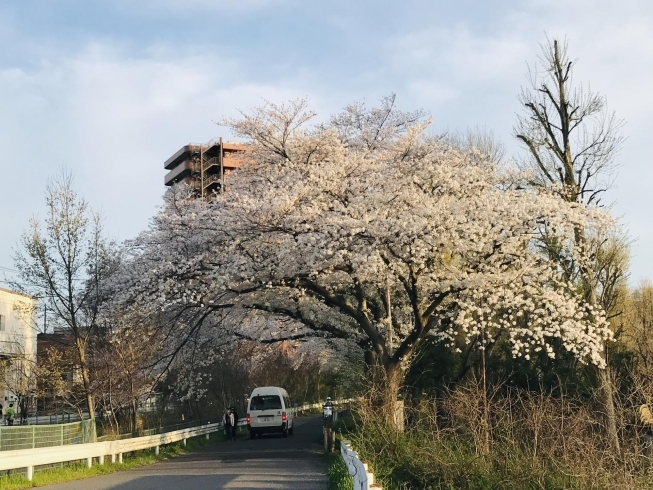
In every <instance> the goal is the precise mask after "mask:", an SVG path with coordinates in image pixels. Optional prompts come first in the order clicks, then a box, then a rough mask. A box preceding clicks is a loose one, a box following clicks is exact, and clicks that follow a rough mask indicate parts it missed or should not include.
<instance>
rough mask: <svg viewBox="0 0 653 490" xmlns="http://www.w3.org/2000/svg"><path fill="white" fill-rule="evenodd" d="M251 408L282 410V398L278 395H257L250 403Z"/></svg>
mask: <svg viewBox="0 0 653 490" xmlns="http://www.w3.org/2000/svg"><path fill="white" fill-rule="evenodd" d="M249 409H250V410H281V398H279V396H278V395H262V396H255V397H254V398H252V401H251V402H250V403H249Z"/></svg>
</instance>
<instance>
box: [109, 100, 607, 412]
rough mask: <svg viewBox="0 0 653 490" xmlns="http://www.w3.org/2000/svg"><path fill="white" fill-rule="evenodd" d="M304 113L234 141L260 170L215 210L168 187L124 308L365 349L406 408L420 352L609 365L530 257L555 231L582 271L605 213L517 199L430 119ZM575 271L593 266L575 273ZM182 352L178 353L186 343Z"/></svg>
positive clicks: (552, 200) (140, 244)
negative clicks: (436, 349) (584, 234)
mask: <svg viewBox="0 0 653 490" xmlns="http://www.w3.org/2000/svg"><path fill="white" fill-rule="evenodd" d="M314 115H315V114H314V113H313V112H311V111H309V110H308V105H307V102H306V101H305V100H298V101H294V102H290V103H287V104H283V105H275V104H272V103H267V104H265V105H264V106H263V107H259V108H256V109H254V110H253V111H252V112H251V113H247V114H243V116H242V117H241V118H239V119H233V120H227V121H225V124H227V125H228V126H229V127H230V128H231V129H232V131H233V132H234V133H235V134H236V135H237V136H239V137H241V138H243V139H245V140H247V143H248V144H249V147H250V150H249V157H250V162H249V163H248V164H247V165H245V166H244V167H243V168H241V169H239V170H237V171H235V172H233V174H232V176H231V179H230V182H229V185H228V186H227V189H226V192H225V193H224V194H220V195H215V196H214V197H213V198H212V199H211V201H210V202H209V203H206V202H204V201H200V200H194V199H189V196H190V194H191V193H190V190H189V189H188V188H186V187H183V186H178V187H175V188H173V189H172V190H171V191H170V192H169V193H168V194H167V195H166V197H165V204H164V207H163V209H162V211H161V212H160V213H159V214H158V215H157V216H156V217H155V218H154V219H153V221H152V225H151V227H150V229H149V230H148V231H147V232H145V233H143V234H142V235H141V236H140V237H139V238H138V239H137V240H136V241H135V242H134V243H133V244H132V247H133V250H134V258H133V260H132V261H131V262H130V263H129V264H128V267H127V268H126V270H125V271H124V272H123V274H122V276H120V282H121V284H123V285H127V287H123V288H122V293H121V294H119V295H117V301H122V302H127V303H129V302H132V303H134V304H140V305H147V306H148V307H149V308H152V309H157V310H164V311H166V312H168V314H169V315H171V317H172V316H175V318H178V319H180V320H181V321H182V324H183V326H182V327H181V328H180V330H181V331H183V332H184V336H187V335H189V334H190V333H191V332H195V331H197V329H198V328H200V327H201V325H205V326H206V325H214V326H218V327H219V328H221V329H224V330H223V331H225V332H230V335H236V336H238V337H240V338H243V337H244V338H250V339H255V340H259V341H262V342H272V341H277V340H289V339H303V338H310V337H315V336H319V337H325V338H330V339H335V340H336V341H340V342H346V343H352V342H353V343H356V344H357V345H358V346H360V347H361V348H362V349H363V350H364V351H365V358H366V360H367V362H368V364H369V365H370V366H373V367H376V368H378V370H380V371H381V372H382V373H383V375H384V378H385V382H386V384H385V393H386V400H387V401H390V402H391V401H394V400H395V399H396V397H397V394H398V392H399V390H400V387H401V383H402V380H403V376H404V372H405V369H406V367H407V366H408V363H409V362H410V359H411V356H412V354H413V353H414V352H415V349H416V348H417V347H418V346H419V345H420V343H422V342H423V341H424V340H425V339H426V338H427V337H428V336H431V335H437V336H440V337H441V338H442V339H443V341H447V340H451V339H454V338H459V337H462V338H468V339H469V340H470V341H472V340H474V341H475V340H476V339H478V336H479V335H481V336H482V340H481V344H482V345H485V344H486V343H487V342H492V341H494V340H496V337H497V335H499V333H500V332H505V333H506V335H507V337H508V338H509V340H510V341H511V342H512V345H513V347H514V354H515V355H523V356H528V355H529V353H530V352H533V351H535V350H540V349H544V350H546V351H547V352H550V355H552V356H553V355H555V352H554V349H553V348H552V345H553V344H554V343H555V342H561V343H562V345H563V347H564V348H565V349H567V350H568V351H570V352H573V353H574V354H576V355H577V356H578V357H579V359H581V360H582V361H584V362H591V363H594V364H596V365H599V366H602V365H603V363H604V361H603V358H602V357H601V352H602V343H603V341H604V340H605V339H606V338H607V337H608V336H609V335H610V334H609V330H608V329H607V328H606V322H605V319H604V315H603V313H602V311H601V310H600V309H597V308H595V307H593V306H591V305H589V304H587V303H585V302H584V301H583V299H582V298H578V296H577V295H576V294H575V293H574V291H573V285H571V284H570V283H568V282H566V281H564V279H563V278H561V277H560V271H559V268H558V267H557V265H556V263H554V262H552V261H549V260H548V258H547V256H546V255H545V254H542V253H541V251H540V250H539V249H538V248H537V246H536V240H535V238H536V237H537V236H538V235H539V233H540V228H541V227H542V226H544V225H546V226H547V229H548V230H549V232H550V233H555V235H556V236H557V237H558V241H559V243H560V244H561V246H562V247H566V249H567V250H568V253H569V254H570V255H573V256H579V254H582V250H581V249H579V248H578V247H575V246H574V245H575V242H574V240H573V234H574V229H575V228H577V227H579V226H581V227H583V228H592V227H596V228H601V227H605V226H609V219H608V218H606V217H605V216H604V215H603V214H602V213H601V212H599V211H598V210H596V209H592V208H590V207H588V206H584V205H580V204H578V203H569V202H566V201H565V200H563V199H561V198H560V197H559V196H558V195H556V194H555V193H551V192H547V191H545V190H524V189H519V188H516V187H514V186H513V185H512V184H511V182H515V181H518V180H519V179H517V178H516V177H515V175H513V174H511V172H510V171H508V170H507V169H503V168H501V167H499V166H497V164H495V163H493V162H491V161H489V160H488V159H487V157H486V156H485V154H484V153H482V152H479V151H477V150H475V149H473V148H470V149H466V150H462V149H460V145H456V147H454V146H452V145H451V144H449V143H447V141H446V139H445V138H438V137H430V136H427V135H426V132H425V130H426V128H427V127H428V125H429V123H430V121H429V120H428V119H426V118H425V116H424V114H423V113H421V112H414V113H406V112H402V111H400V110H398V109H397V108H396V107H395V100H394V96H391V97H388V98H386V99H384V100H383V101H382V104H381V107H379V108H373V109H368V108H366V107H365V106H364V105H361V104H354V105H351V106H348V107H347V108H345V110H344V111H343V112H342V113H341V114H339V115H337V116H334V117H333V118H332V119H331V120H330V121H328V122H326V123H322V124H311V121H312V119H313V117H314ZM578 258H579V260H580V259H581V257H578ZM179 342H180V343H181V342H183V340H182V339H181V338H180V339H179Z"/></svg>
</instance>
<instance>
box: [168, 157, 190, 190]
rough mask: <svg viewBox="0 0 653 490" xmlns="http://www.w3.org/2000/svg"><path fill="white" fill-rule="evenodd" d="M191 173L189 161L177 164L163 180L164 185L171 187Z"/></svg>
mask: <svg viewBox="0 0 653 490" xmlns="http://www.w3.org/2000/svg"><path fill="white" fill-rule="evenodd" d="M192 171H193V162H192V161H190V160H184V161H182V162H181V163H178V164H177V166H176V167H175V168H173V169H172V170H171V171H170V172H168V173H167V174H166V176H165V177H164V178H163V182H164V183H165V185H172V184H175V183H176V182H179V181H180V180H182V179H183V178H184V177H187V176H189V175H190V174H191V172H192Z"/></svg>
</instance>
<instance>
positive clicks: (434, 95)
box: [0, 0, 653, 284]
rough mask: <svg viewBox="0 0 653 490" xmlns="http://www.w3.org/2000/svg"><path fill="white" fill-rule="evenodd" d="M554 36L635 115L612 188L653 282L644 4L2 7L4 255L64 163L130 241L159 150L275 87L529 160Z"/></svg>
mask: <svg viewBox="0 0 653 490" xmlns="http://www.w3.org/2000/svg"><path fill="white" fill-rule="evenodd" d="M545 32H546V33H547V34H548V35H549V36H567V38H568V41H569V45H570V51H571V55H572V57H573V58H579V64H578V67H577V71H576V79H577V80H578V81H590V82H591V86H592V88H593V89H594V90H597V91H599V92H602V93H603V94H605V95H606V96H607V98H608V102H609V104H610V107H611V109H614V110H615V111H616V112H617V115H618V116H619V117H621V118H623V119H625V120H626V126H625V128H624V134H625V135H626V136H627V138H628V139H627V140H626V142H625V144H624V146H623V149H622V151H621V153H620V155H619V162H620V164H621V165H622V166H621V169H620V171H619V175H618V177H617V180H616V185H617V187H616V188H615V189H613V190H612V191H611V193H610V194H609V196H608V198H607V199H608V200H609V201H614V202H615V205H614V212H615V214H617V215H618V216H621V217H622V219H623V221H624V223H625V225H626V227H627V228H628V229H629V230H630V233H631V235H632V237H633V238H634V239H635V243H634V244H633V247H632V252H633V259H632V267H631V283H632V284H637V283H638V282H639V281H640V280H643V279H645V278H649V279H653V254H651V252H653V226H652V224H653V219H652V218H651V210H652V209H653V167H652V166H651V163H650V154H651V151H650V148H649V141H650V135H651V134H653V110H652V109H653V94H652V93H651V91H650V87H651V86H652V85H653V3H651V2H650V0H622V1H619V2H616V1H612V0H611V1H606V0H565V1H561V0H522V1H517V0H515V1H509V0H485V1H480V0H479V1H472V0H459V1H455V2H454V1H439V0H437V1H434V0H431V1H419V0H404V1H402V2H383V1H378V0H377V1H367V0H358V1H355V2H354V1H351V0H350V1H340V0H335V1H329V2H326V1H325V2H317V1H313V2H309V1H299V0H239V1H237V0H224V1H217V0H215V1H209V0H184V1H182V0H159V1H154V0H132V1H126V0H112V1H103V0H98V1H94V2H90V1H84V2H82V1H56V0H51V1H46V0H41V1H30V0H21V1H14V2H3V1H0V43H1V45H2V46H3V49H2V50H1V51H0V150H1V152H2V157H1V158H0V170H2V177H3V180H2V182H3V184H4V185H3V190H2V193H1V194H0V196H1V197H0V210H1V214H0V230H1V231H0V233H1V234H0V267H5V268H11V267H12V266H13V262H12V259H11V254H12V252H11V249H12V247H15V246H16V244H17V242H18V240H19V237H20V234H21V231H22V230H23V229H24V228H25V227H26V224H27V220H28V219H29V218H30V217H31V216H35V215H36V216H39V215H43V189H44V186H45V183H46V180H47V178H48V177H49V176H52V175H53V174H55V173H57V172H58V169H59V168H60V167H61V166H65V167H66V168H67V169H69V170H71V171H72V172H73V173H74V174H75V178H76V184H77V188H78V190H79V192H80V193H81V194H83V195H84V196H85V197H86V198H87V199H88V201H89V202H90V203H91V204H92V205H93V206H94V207H95V208H97V209H100V210H101V211H102V212H103V213H104V215H105V217H106V225H107V230H108V232H109V233H110V234H111V235H112V236H114V237H116V238H117V239H120V240H122V239H125V238H130V237H133V236H134V235H136V234H137V233H138V232H139V231H140V230H142V229H144V228H145V227H146V226H147V223H148V219H149V218H150V217H151V216H152V215H153V214H154V213H155V212H156V209H157V206H159V204H160V202H161V195H162V193H163V192H164V190H165V189H164V186H163V175H164V174H165V170H164V169H163V166H162V163H163V161H164V160H165V159H166V158H167V157H168V156H169V155H171V154H172V153H174V152H175V151H176V150H177V149H179V148H180V147H181V146H183V145H184V144H186V143H188V142H205V141H208V140H209V139H211V138H213V137H216V136H225V137H228V136H229V135H228V134H227V133H226V131H225V129H224V128H221V127H218V126H217V125H216V124H215V123H214V121H216V120H219V119H220V118H221V117H223V116H230V115H235V114H237V110H238V109H242V110H247V109H248V108H250V107H252V106H254V105H257V104H259V103H260V102H261V101H262V100H263V99H268V100H272V101H275V102H282V101H284V100H287V99H291V98H296V97H301V96H308V97H310V99H311V101H312V104H313V106H314V108H315V109H316V110H317V111H318V112H319V113H320V114H321V115H322V116H324V117H326V116H328V115H329V114H330V113H333V112H336V111H337V110H339V109H340V108H341V107H343V106H344V105H346V104H347V103H349V102H352V101H362V100H364V101H366V102H368V103H370V104H372V103H374V102H375V101H376V100H378V99H379V98H380V97H381V96H383V95H386V94H389V93H390V92H396V93H397V95H398V101H399V104H400V105H401V106H402V108H404V109H416V108H423V109H425V110H427V111H429V112H430V114H431V115H432V116H433V120H434V130H435V131H447V130H448V131H455V130H465V129H466V128H468V127H475V126H485V127H488V128H491V129H492V130H493V131H494V133H495V134H496V135H497V136H498V137H499V138H500V139H501V140H502V141H503V142H504V143H505V145H506V147H507V148H508V151H509V153H510V154H513V155H517V154H518V153H519V151H520V149H519V147H518V145H517V144H516V142H514V141H513V139H512V137H511V131H512V125H513V124H514V122H515V114H516V112H518V111H519V106H518V103H517V94H518V93H519V91H520V87H521V86H522V85H525V83H526V80H525V77H524V73H525V71H526V63H527V62H533V61H535V59H536V57H537V54H538V49H539V48H538V44H539V43H541V42H543V41H544V39H545ZM0 272H1V270H0ZM0 277H2V274H1V273H0Z"/></svg>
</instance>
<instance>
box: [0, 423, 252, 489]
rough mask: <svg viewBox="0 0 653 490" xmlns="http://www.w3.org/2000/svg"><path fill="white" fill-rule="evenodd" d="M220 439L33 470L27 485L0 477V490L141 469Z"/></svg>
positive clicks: (15, 478)
mask: <svg viewBox="0 0 653 490" xmlns="http://www.w3.org/2000/svg"><path fill="white" fill-rule="evenodd" d="M244 432H246V430H245V431H243V430H242V428H240V429H239V434H243V433H244ZM224 440H225V437H224V434H223V433H222V432H214V433H212V434H211V438H210V439H209V440H208V441H207V440H206V438H205V436H198V437H193V438H191V439H187V441H186V446H185V447H184V445H183V443H182V442H181V441H180V442H175V443H173V444H168V445H165V446H161V448H160V451H159V455H158V456H156V455H155V454H154V449H145V450H142V451H134V452H132V453H125V454H123V460H122V461H123V463H122V464H118V463H115V464H111V463H110V462H108V461H110V460H109V458H107V457H105V459H104V461H105V463H104V464H103V465H99V464H97V459H96V458H94V459H93V467H92V468H87V467H86V463H85V462H75V463H70V464H65V465H64V466H63V467H60V468H52V469H47V470H42V471H35V472H34V478H33V479H32V481H31V482H30V481H27V478H25V477H24V476H22V475H8V476H5V477H0V490H21V489H23V488H33V487H40V486H43V485H49V484H52V483H62V482H67V481H71V480H79V479H82V478H90V477H93V476H100V475H106V474H108V473H114V472H116V471H123V470H129V469H132V468H137V467H139V466H145V465H148V464H152V463H157V462H159V461H163V460H166V459H169V458H174V457H175V456H179V455H181V454H186V453H189V452H192V451H196V450H198V449H201V448H203V447H206V446H209V445H212V444H216V443H218V442H223V441H224ZM1 454H2V453H0V457H1Z"/></svg>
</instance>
